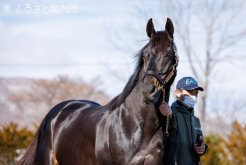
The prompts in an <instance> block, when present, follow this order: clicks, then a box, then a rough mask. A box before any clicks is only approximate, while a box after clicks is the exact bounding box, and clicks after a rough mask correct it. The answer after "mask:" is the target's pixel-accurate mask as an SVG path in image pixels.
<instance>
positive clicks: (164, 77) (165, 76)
mask: <svg viewBox="0 0 246 165" xmlns="http://www.w3.org/2000/svg"><path fill="white" fill-rule="evenodd" d="M172 49H173V53H174V56H175V64H174V65H173V66H170V67H172V68H171V69H170V67H169V68H168V69H167V71H166V72H164V73H156V72H155V71H152V70H148V71H146V72H145V73H144V76H143V80H144V78H145V76H147V75H151V76H154V77H155V78H156V79H157V80H158V81H159V83H160V84H161V85H162V87H163V89H164V88H165V86H166V84H167V83H168V82H169V80H170V79H171V78H172V77H173V75H174V74H176V68H177V66H178V61H179V58H178V54H177V50H176V47H175V44H174V43H173V41H172ZM169 70H170V71H169ZM168 71H169V73H167V72H168Z"/></svg>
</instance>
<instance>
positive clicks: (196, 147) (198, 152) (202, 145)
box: [194, 142, 206, 155]
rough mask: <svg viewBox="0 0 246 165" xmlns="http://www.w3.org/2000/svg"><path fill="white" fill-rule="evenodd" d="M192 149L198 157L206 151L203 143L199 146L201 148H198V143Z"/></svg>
mask: <svg viewBox="0 0 246 165" xmlns="http://www.w3.org/2000/svg"><path fill="white" fill-rule="evenodd" d="M194 149H195V151H196V153H197V154H198V155H202V154H204V152H205V149H206V147H205V144H204V142H203V143H202V144H201V146H198V143H196V144H194Z"/></svg>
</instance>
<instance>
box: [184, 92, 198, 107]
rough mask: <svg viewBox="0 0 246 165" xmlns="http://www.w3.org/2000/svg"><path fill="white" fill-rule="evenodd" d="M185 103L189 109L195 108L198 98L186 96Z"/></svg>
mask: <svg viewBox="0 0 246 165" xmlns="http://www.w3.org/2000/svg"><path fill="white" fill-rule="evenodd" d="M183 103H184V104H185V105H186V106H187V107H189V108H194V106H195V105H196V103H197V97H196V96H187V95H185V96H184V100H183Z"/></svg>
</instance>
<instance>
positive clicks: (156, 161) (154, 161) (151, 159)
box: [143, 149, 163, 165]
mask: <svg viewBox="0 0 246 165" xmlns="http://www.w3.org/2000/svg"><path fill="white" fill-rule="evenodd" d="M162 157H163V153H162V151H161V150H160V149H156V150H154V151H153V152H151V153H150V154H148V155H146V156H145V159H144V163H143V164H144V165H161V164H162Z"/></svg>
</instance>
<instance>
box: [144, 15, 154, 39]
mask: <svg viewBox="0 0 246 165" xmlns="http://www.w3.org/2000/svg"><path fill="white" fill-rule="evenodd" d="M146 32H147V35H148V37H149V38H151V37H152V36H153V35H154V34H155V33H156V32H155V28H154V25H153V22H152V18H150V19H149V21H148V23H147V27H146Z"/></svg>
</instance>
